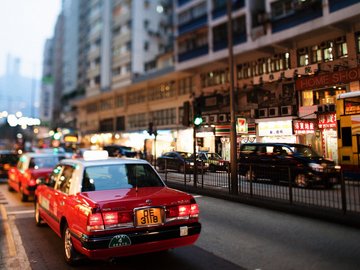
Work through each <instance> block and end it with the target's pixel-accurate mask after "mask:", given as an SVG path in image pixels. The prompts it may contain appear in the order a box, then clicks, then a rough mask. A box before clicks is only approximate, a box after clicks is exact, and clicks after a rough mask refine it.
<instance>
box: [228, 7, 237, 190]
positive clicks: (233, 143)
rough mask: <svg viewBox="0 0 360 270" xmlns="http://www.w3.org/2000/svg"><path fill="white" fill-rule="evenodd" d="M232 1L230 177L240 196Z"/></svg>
mask: <svg viewBox="0 0 360 270" xmlns="http://www.w3.org/2000/svg"><path fill="white" fill-rule="evenodd" d="M232 2H233V1H232V0H227V18H228V25H227V34H228V50H229V73H230V116H231V120H230V175H231V193H232V194H235V195H236V194H238V176H237V138H236V120H235V109H236V106H235V104H236V102H235V92H234V55H233V27H232V16H231V14H232Z"/></svg>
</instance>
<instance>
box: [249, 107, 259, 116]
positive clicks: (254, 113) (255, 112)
mask: <svg viewBox="0 0 360 270" xmlns="http://www.w3.org/2000/svg"><path fill="white" fill-rule="evenodd" d="M250 117H251V118H258V110H257V109H251V110H250Z"/></svg>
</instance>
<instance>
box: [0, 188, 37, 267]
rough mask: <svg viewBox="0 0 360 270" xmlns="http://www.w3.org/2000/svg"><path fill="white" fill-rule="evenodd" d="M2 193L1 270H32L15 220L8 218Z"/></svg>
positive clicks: (0, 206) (0, 200)
mask: <svg viewBox="0 0 360 270" xmlns="http://www.w3.org/2000/svg"><path fill="white" fill-rule="evenodd" d="M2 198H3V194H2V193H1V192H0V270H8V269H9V270H10V269H11V270H13V269H14V270H30V269H31V267H30V263H29V261H28V258H27V256H26V252H25V250H24V247H23V246H22V242H21V238H20V235H19V231H18V229H17V227H16V225H15V222H14V219H13V218H12V217H10V218H9V217H8V216H7V212H6V209H5V206H4V204H3V202H2Z"/></svg>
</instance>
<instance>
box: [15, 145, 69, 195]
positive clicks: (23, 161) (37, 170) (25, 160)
mask: <svg viewBox="0 0 360 270" xmlns="http://www.w3.org/2000/svg"><path fill="white" fill-rule="evenodd" d="M63 158H65V156H64V155H62V154H44V153H32V152H29V153H25V154H22V155H21V156H20V157H19V160H18V162H17V165H16V166H15V167H12V168H10V170H9V178H8V188H9V190H10V191H13V190H15V191H17V192H19V193H20V195H21V200H22V201H24V202H25V201H27V200H28V198H29V197H33V196H34V194H35V189H36V179H37V178H38V177H42V176H48V175H49V174H50V173H51V172H52V169H53V168H54V166H55V165H56V164H57V163H58V162H59V161H60V160H61V159H63Z"/></svg>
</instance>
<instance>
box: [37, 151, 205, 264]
mask: <svg viewBox="0 0 360 270" xmlns="http://www.w3.org/2000/svg"><path fill="white" fill-rule="evenodd" d="M89 155H90V156H89ZM89 155H87V153H84V158H83V159H64V160H62V161H60V163H59V164H58V165H57V166H56V167H55V168H54V170H53V172H52V174H51V175H50V177H49V178H46V179H38V181H37V182H38V183H39V185H38V187H37V189H36V195H35V221H36V224H37V225H41V224H42V223H43V222H46V223H47V224H48V225H49V226H50V227H51V228H52V229H53V230H54V231H55V233H56V234H57V235H58V236H60V237H61V238H62V241H63V252H64V258H65V261H66V262H67V263H68V264H70V265H73V264H76V263H78V262H80V261H81V259H82V258H84V257H85V258H86V257H87V258H90V259H100V260H109V259H112V258H116V257H122V256H128V255H135V254H140V253H148V252H155V251H161V250H167V249H171V248H176V247H179V246H185V245H191V244H193V243H194V242H195V241H196V240H197V239H198V237H199V235H200V231H201V224H200V223H199V206H198V204H197V203H196V201H195V199H194V197H193V196H192V195H190V194H187V193H184V192H181V191H178V190H174V189H171V188H169V187H167V186H166V185H165V183H164V182H163V181H162V180H161V178H160V176H159V175H158V174H157V172H156V171H155V170H154V169H153V167H152V166H151V165H150V164H149V163H148V162H147V161H144V160H140V159H127V158H108V157H107V152H106V151H90V152H89Z"/></svg>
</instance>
